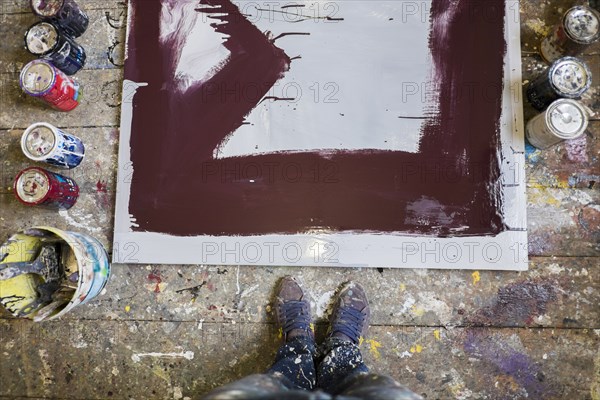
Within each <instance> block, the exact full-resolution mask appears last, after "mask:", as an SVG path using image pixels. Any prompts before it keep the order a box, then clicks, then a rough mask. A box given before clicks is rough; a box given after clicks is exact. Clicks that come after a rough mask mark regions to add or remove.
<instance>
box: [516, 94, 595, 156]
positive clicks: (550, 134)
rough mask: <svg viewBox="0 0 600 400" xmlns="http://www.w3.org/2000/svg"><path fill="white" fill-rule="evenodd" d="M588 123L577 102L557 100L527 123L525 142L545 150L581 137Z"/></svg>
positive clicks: (581, 107)
mask: <svg viewBox="0 0 600 400" xmlns="http://www.w3.org/2000/svg"><path fill="white" fill-rule="evenodd" d="M588 123H589V119H588V114H587V111H586V110H585V108H583V106H582V105H580V104H579V103H578V102H577V101H575V100H571V99H559V100H556V101H555V102H554V103H552V104H550V106H549V107H548V109H547V110H546V111H544V112H543V113H541V114H539V115H537V116H535V117H533V118H532V119H531V120H530V121H529V122H528V123H527V129H526V130H525V134H526V136H527V140H529V143H531V144H532V145H533V146H535V147H537V148H538V149H547V148H548V147H550V146H553V145H555V144H557V143H560V142H562V141H563V140H568V139H576V138H578V137H580V136H581V135H583V133H584V132H585V130H586V129H587V126H588Z"/></svg>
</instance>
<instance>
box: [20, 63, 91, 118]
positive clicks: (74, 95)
mask: <svg viewBox="0 0 600 400" xmlns="http://www.w3.org/2000/svg"><path fill="white" fill-rule="evenodd" d="M19 84H20V85H21V89H23V91H24V92H25V93H27V94H28V95H30V96H33V97H38V98H40V99H42V100H44V101H45V102H46V103H48V104H49V105H50V106H52V108H54V109H56V110H59V111H71V110H73V109H74V108H75V107H77V106H78V105H79V100H80V98H81V91H80V88H79V84H78V83H77V82H75V81H74V80H73V79H71V78H70V77H68V76H67V75H66V74H65V73H64V72H62V71H61V70H59V69H58V68H56V67H55V66H54V65H52V63H50V62H48V61H46V60H34V61H31V62H30V63H29V64H27V65H25V67H23V70H22V71H21V76H20V79H19Z"/></svg>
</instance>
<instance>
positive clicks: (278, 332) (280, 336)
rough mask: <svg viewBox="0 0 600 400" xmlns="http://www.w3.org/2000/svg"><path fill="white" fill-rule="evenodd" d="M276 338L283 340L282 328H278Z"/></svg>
mask: <svg viewBox="0 0 600 400" xmlns="http://www.w3.org/2000/svg"><path fill="white" fill-rule="evenodd" d="M277 338H278V339H283V328H279V329H278V330H277Z"/></svg>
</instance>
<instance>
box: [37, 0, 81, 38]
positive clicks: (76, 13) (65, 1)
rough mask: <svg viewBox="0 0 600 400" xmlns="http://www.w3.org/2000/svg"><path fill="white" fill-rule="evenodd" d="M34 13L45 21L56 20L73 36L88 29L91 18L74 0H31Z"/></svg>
mask: <svg viewBox="0 0 600 400" xmlns="http://www.w3.org/2000/svg"><path fill="white" fill-rule="evenodd" d="M31 9H32V10H33V13H34V14H35V15H37V16H38V17H40V18H41V19H43V20H45V21H51V22H54V23H55V24H56V25H58V26H60V27H61V28H63V29H64V31H65V32H67V33H68V34H69V35H71V36H72V37H75V38H76V37H79V36H81V35H83V33H84V32H85V31H86V29H87V27H88V25H89V24H90V18H89V17H88V15H87V14H86V13H85V11H83V10H82V9H81V7H79V5H78V4H77V3H75V1H73V0H31Z"/></svg>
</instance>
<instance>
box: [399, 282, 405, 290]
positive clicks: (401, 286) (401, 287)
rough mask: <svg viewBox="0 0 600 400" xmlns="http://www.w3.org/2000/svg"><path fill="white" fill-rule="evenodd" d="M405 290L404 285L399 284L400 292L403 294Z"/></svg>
mask: <svg viewBox="0 0 600 400" xmlns="http://www.w3.org/2000/svg"><path fill="white" fill-rule="evenodd" d="M405 290H406V285H405V284H404V283H401V284H400V291H401V292H404V291H405Z"/></svg>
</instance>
